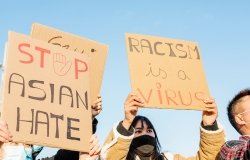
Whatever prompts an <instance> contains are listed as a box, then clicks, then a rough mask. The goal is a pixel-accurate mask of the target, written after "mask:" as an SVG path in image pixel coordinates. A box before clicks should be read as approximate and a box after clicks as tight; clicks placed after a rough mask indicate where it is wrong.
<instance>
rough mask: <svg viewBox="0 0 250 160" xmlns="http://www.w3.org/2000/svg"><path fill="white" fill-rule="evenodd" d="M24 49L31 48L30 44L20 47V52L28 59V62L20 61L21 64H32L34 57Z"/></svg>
mask: <svg viewBox="0 0 250 160" xmlns="http://www.w3.org/2000/svg"><path fill="white" fill-rule="evenodd" d="M24 47H25V48H30V44H28V43H21V44H19V45H18V50H19V51H20V52H21V53H23V54H25V55H27V57H28V59H27V60H19V62H21V63H24V64H28V63H32V62H33V56H32V55H31V54H30V53H29V52H27V51H24V50H23V48H24Z"/></svg>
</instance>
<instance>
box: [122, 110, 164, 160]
mask: <svg viewBox="0 0 250 160" xmlns="http://www.w3.org/2000/svg"><path fill="white" fill-rule="evenodd" d="M138 121H141V123H142V125H143V122H145V123H146V124H147V126H148V128H150V129H153V131H154V134H155V140H156V148H155V151H154V154H153V157H152V159H153V160H164V157H165V156H164V155H162V154H161V152H160V150H161V145H160V142H159V139H158V136H157V133H156V131H155V128H154V126H153V124H152V123H151V122H150V120H149V119H148V118H147V117H144V116H139V115H138V116H136V117H135V118H134V120H133V122H132V124H131V126H132V127H135V125H136V124H137V122H138ZM142 127H144V126H142ZM134 159H135V150H134V148H132V147H131V146H130V148H129V152H128V155H127V157H126V160H134Z"/></svg>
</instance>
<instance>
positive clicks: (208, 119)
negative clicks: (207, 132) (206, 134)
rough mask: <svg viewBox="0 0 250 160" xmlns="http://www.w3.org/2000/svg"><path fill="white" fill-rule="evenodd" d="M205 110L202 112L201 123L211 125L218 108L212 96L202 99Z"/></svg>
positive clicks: (216, 115)
mask: <svg viewBox="0 0 250 160" xmlns="http://www.w3.org/2000/svg"><path fill="white" fill-rule="evenodd" d="M203 102H204V105H205V108H206V110H204V111H203V113H202V123H203V125H204V126H208V125H212V124H213V123H214V122H215V120H216V119H217V117H218V108H217V105H216V103H215V100H214V99H213V98H210V99H209V98H207V99H205V100H204V101H203Z"/></svg>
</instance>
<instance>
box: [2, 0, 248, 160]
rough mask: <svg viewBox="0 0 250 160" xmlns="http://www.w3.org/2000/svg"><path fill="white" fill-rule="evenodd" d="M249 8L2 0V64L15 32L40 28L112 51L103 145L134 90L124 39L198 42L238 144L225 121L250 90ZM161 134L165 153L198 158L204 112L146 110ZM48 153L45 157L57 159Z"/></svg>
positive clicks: (205, 4) (109, 0) (104, 91)
mask: <svg viewBox="0 0 250 160" xmlns="http://www.w3.org/2000/svg"><path fill="white" fill-rule="evenodd" d="M249 5H250V2H249V1H247V0H241V1H233V0H227V1H226V0H221V1H215V0H211V1H204V0H200V1H198V0H193V1H191V0H189V1H180V0H176V1H169V0H165V1H163V0H162V1H160V0H154V1H149V0H144V1H143V0H137V1H135V0H126V1H115V0H106V1H94V0H93V1H84V0H79V1H76V0H72V1H66V0H60V1H56V0H54V1H51V0H50V1H49V0H43V1H31V0H30V1H29V0H27V1H12V0H9V1H1V6H0V51H1V52H0V53H1V54H0V60H1V62H2V59H3V52H4V43H5V42H6V41H7V33H8V31H9V30H13V31H16V32H20V33H24V34H29V33H30V29H31V24H32V23H33V22H38V23H41V24H45V25H48V26H51V27H55V28H57V29H60V30H63V31H65V32H70V33H73V34H77V35H79V36H82V37H86V38H89V39H92V40H94V41H98V42H101V43H104V44H107V45H109V55H108V59H107V63H106V67H105V72H104V79H103V85H102V91H101V95H102V97H103V111H102V113H101V114H100V115H99V116H98V120H99V124H98V131H97V135H98V137H99V139H100V142H101V143H103V141H104V139H105V137H106V135H107V134H108V132H109V130H110V129H111V128H112V125H113V124H114V123H115V122H117V121H119V120H121V119H123V117H124V113H123V103H124V100H125V98H126V96H127V94H128V93H129V92H130V90H131V88H130V80H129V71H128V62H127V55H126V49H125V33H126V32H128V33H138V34H147V35H155V36H161V37H169V38H175V39H184V40H189V41H195V42H197V43H198V44H199V48H200V50H201V54H202V61H203V65H204V70H205V73H206V77H207V81H208V85H209V89H210V92H211V94H212V96H213V97H214V98H215V99H216V102H217V105H218V107H219V118H218V120H219V121H220V122H221V123H222V125H223V126H224V128H225V130H226V136H227V139H237V138H238V136H239V135H238V134H237V133H236V131H234V129H233V128H232V127H231V125H230V124H229V122H228V120H227V116H226V106H227V104H228V102H229V100H230V99H231V98H232V97H233V96H234V94H236V93H237V92H238V91H239V90H241V89H243V88H247V87H249V84H250V75H249V68H250V63H249V60H250V47H249V44H250V38H249V37H250V30H249V28H250V23H249V17H250V10H249ZM139 114H141V115H145V116H148V117H149V118H150V119H151V120H152V122H153V124H154V125H155V128H156V130H157V133H158V136H159V139H160V142H161V145H162V150H163V151H171V152H174V153H181V154H184V155H186V156H189V155H193V154H195V152H196V150H197V149H198V145H199V125H200V121H201V112H200V111H185V110H169V109H164V110H160V109H141V110H140V111H139ZM53 152H55V150H52V149H45V150H44V151H43V152H42V153H41V155H40V156H41V157H43V156H45V155H51V154H53Z"/></svg>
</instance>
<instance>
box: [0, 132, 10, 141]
mask: <svg viewBox="0 0 250 160" xmlns="http://www.w3.org/2000/svg"><path fill="white" fill-rule="evenodd" d="M0 141H1V142H5V143H6V142H9V141H12V138H11V136H10V135H8V134H7V133H6V132H3V131H0Z"/></svg>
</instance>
